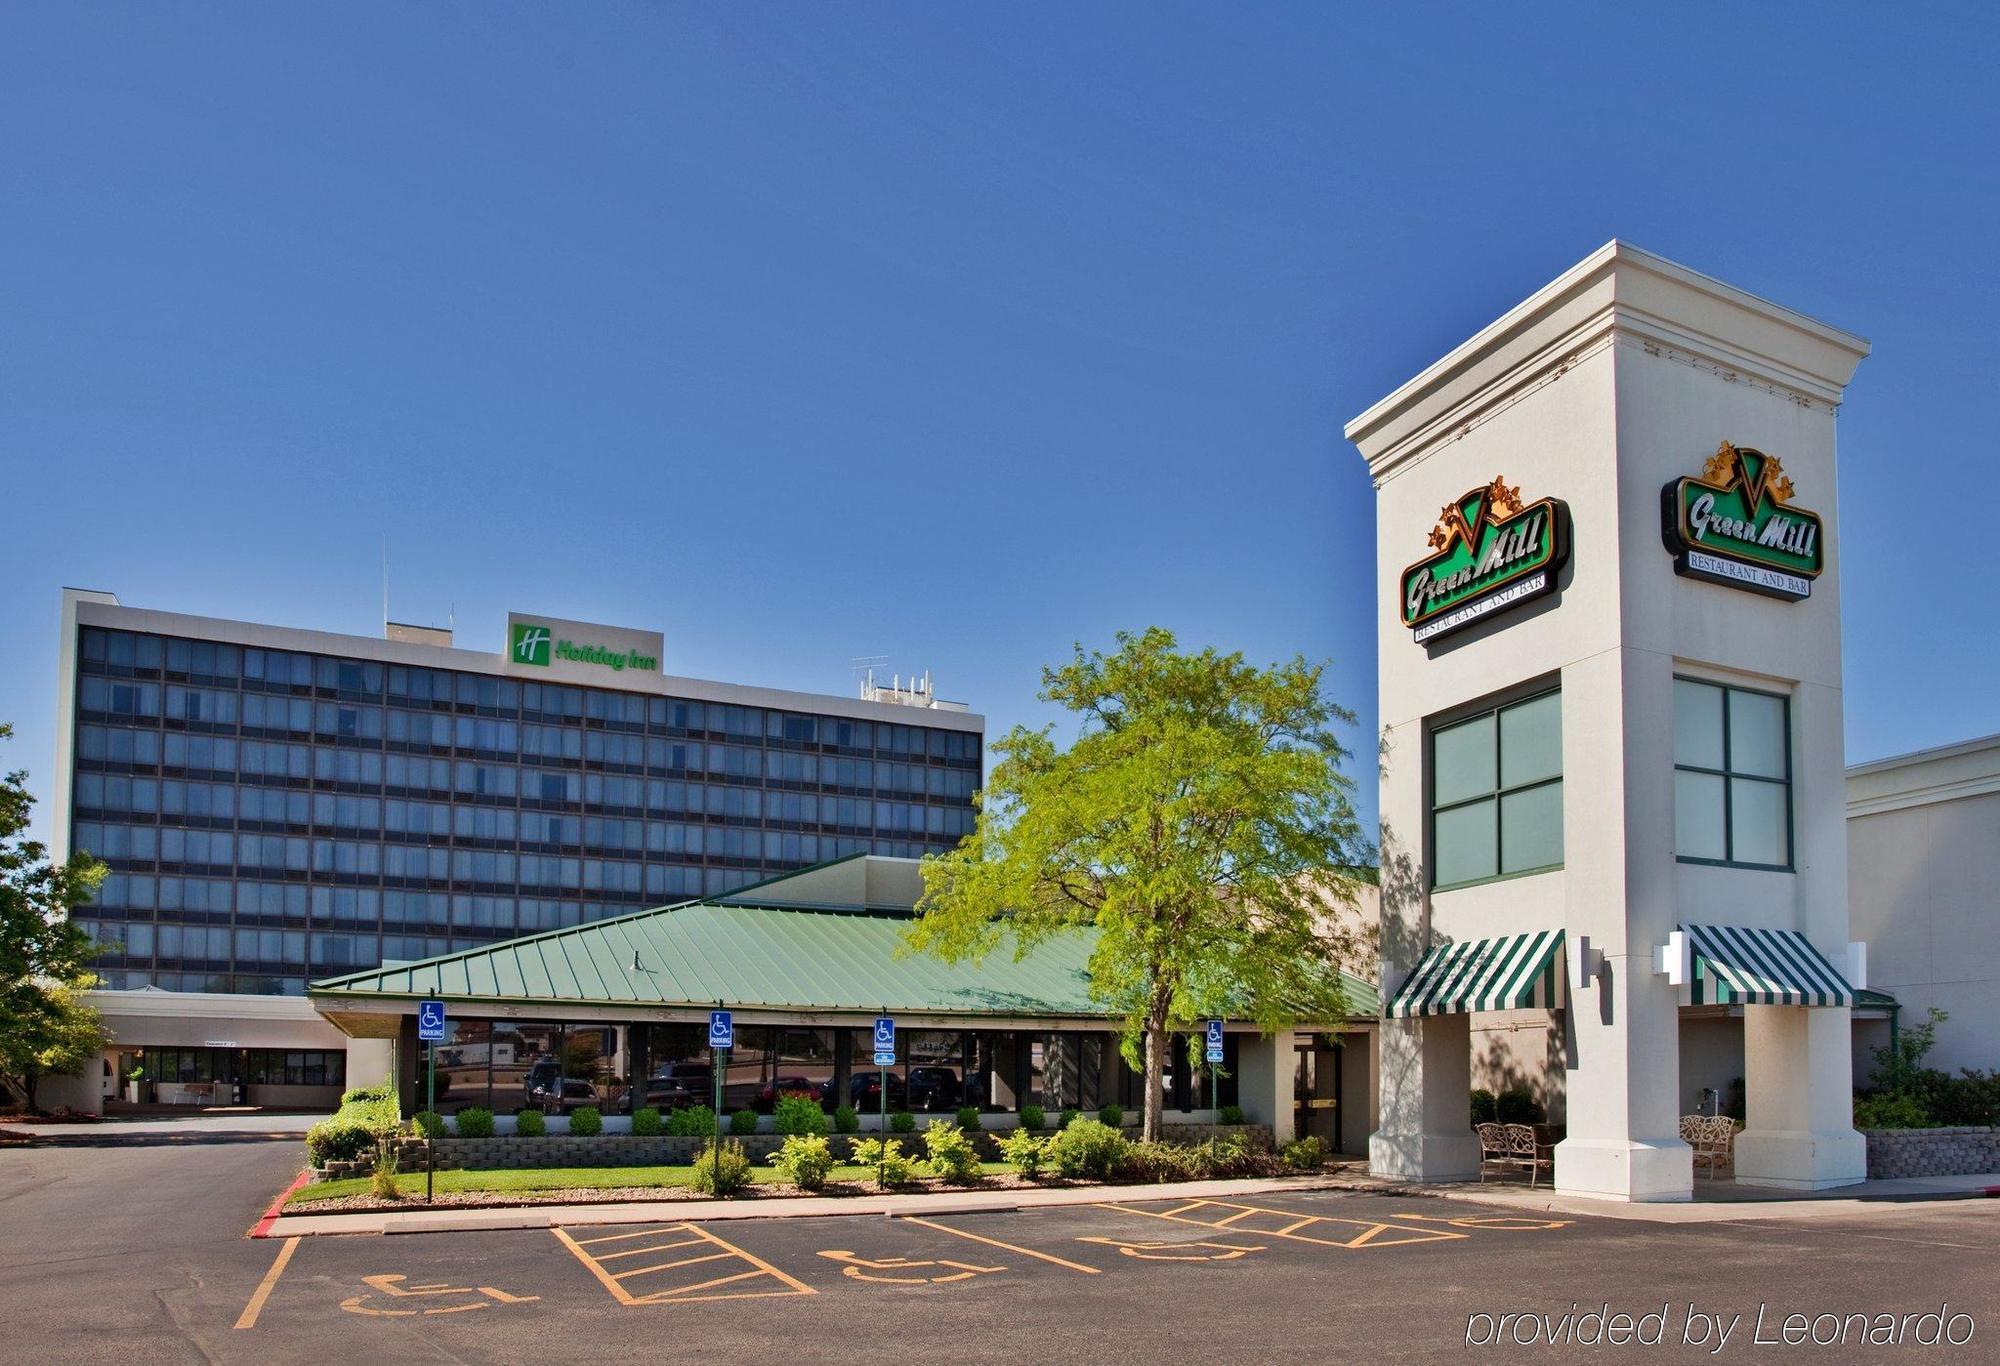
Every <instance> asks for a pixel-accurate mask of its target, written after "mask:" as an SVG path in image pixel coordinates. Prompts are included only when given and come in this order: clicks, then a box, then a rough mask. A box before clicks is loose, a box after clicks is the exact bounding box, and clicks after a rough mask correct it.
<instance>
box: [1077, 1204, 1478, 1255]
mask: <svg viewBox="0 0 2000 1366" xmlns="http://www.w3.org/2000/svg"><path fill="white" fill-rule="evenodd" d="M1098 1208H1099V1209H1108V1210H1116V1211H1117V1212H1119V1213H1120V1214H1133V1215H1137V1216H1138V1217H1140V1218H1142V1219H1165V1220H1168V1221H1170V1222H1172V1223H1176V1224H1193V1225H1194V1226H1195V1227H1197V1228H1212V1229H1228V1230H1229V1231H1230V1232H1232V1233H1245V1232H1248V1233H1254V1234H1256V1235H1257V1236H1259V1237H1263V1238H1283V1239H1285V1240H1286V1241H1288V1242H1294V1243H1309V1244H1312V1245H1313V1246H1315V1247H1337V1248H1346V1249H1354V1250H1359V1249H1363V1248H1372V1247H1400V1246H1402V1245H1404V1244H1407V1243H1435V1242H1447V1241H1450V1240H1453V1239H1457V1238H1467V1237H1470V1236H1471V1235H1470V1234H1466V1233H1459V1232H1455V1231H1448V1230H1446V1229H1440V1228H1411V1227H1410V1226H1409V1225H1407V1224H1385V1223H1379V1222H1375V1221H1372V1220H1365V1219H1340V1218H1335V1217H1333V1216H1330V1215H1320V1214H1314V1215H1307V1216H1304V1223H1303V1224H1302V1223H1301V1222H1300V1219H1301V1216H1300V1214H1299V1212H1298V1211H1297V1210H1279V1209H1266V1208H1264V1207H1263V1206H1261V1205H1239V1204H1236V1203H1235V1202H1234V1201H1228V1200H1194V1201H1190V1202H1189V1203H1187V1204H1185V1205H1180V1206H1177V1207H1176V1208H1174V1209H1171V1210H1168V1211H1166V1212H1164V1213H1161V1212H1160V1211H1157V1210H1148V1209H1139V1208H1137V1207H1136V1206H1133V1205H1114V1204H1100V1205H1099V1206H1098ZM1196 1210H1201V1211H1203V1212H1204V1214H1206V1215H1207V1217H1201V1218H1197V1217H1194V1211H1196ZM1213 1210H1234V1211H1236V1213H1234V1214H1229V1215H1224V1216H1221V1217H1217V1216H1215V1215H1213V1214H1212V1213H1208V1212H1209V1211H1213ZM1255 1214H1268V1215H1270V1216H1271V1217H1273V1218H1275V1219H1283V1220H1286V1221H1287V1222H1286V1223H1285V1225H1284V1227H1283V1228H1274V1229H1260V1228H1253V1227H1250V1226H1248V1225H1246V1226H1244V1227H1243V1228H1237V1227H1235V1225H1236V1222H1237V1221H1238V1220H1239V1219H1247V1218H1249V1217H1250V1216H1251V1215H1255ZM1312 1224H1329V1225H1332V1224H1347V1225H1351V1226H1353V1227H1355V1228H1358V1229H1360V1230H1361V1231H1360V1232H1359V1233H1355V1234H1350V1235H1349V1236H1348V1237H1346V1238H1342V1239H1335V1238H1319V1237H1315V1236H1313V1235H1312V1234H1310V1233H1300V1232H1297V1230H1298V1229H1299V1228H1301V1227H1305V1226H1307V1225H1312ZM1385 1235H1399V1236H1393V1237H1392V1236H1385Z"/></svg>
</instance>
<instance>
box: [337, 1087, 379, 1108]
mask: <svg viewBox="0 0 2000 1366" xmlns="http://www.w3.org/2000/svg"><path fill="white" fill-rule="evenodd" d="M387 1099H389V1088H388V1087H387V1086H354V1087H349V1088H348V1089H347V1090H345V1091H342V1092H341V1093H340V1103H341V1104H342V1105H355V1104H360V1103H362V1102H366V1101H371V1100H387Z"/></svg>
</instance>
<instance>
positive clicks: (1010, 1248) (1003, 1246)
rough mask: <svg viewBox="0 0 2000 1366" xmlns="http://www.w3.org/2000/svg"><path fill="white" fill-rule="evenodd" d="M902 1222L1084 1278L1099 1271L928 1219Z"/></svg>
mask: <svg viewBox="0 0 2000 1366" xmlns="http://www.w3.org/2000/svg"><path fill="white" fill-rule="evenodd" d="M902 1222H904V1223H906V1224H922V1225H923V1226H924V1227H925V1228H934V1229H936V1230H937V1231H938V1232H939V1233H949V1234H951V1235H952V1237H954V1238H965V1239H968V1240H970V1241H972V1242H975V1243H984V1244H986V1246H988V1247H997V1248H999V1249H1000V1250H1001V1251H1003V1252H1018V1253H1020V1254H1021V1255H1022V1256H1023V1257H1034V1258H1036V1259H1038V1260H1040V1261H1044V1262H1053V1263H1054V1264H1055V1265H1057V1266H1063V1267H1068V1268H1069V1269H1070V1270H1071V1271H1081V1272H1082V1273H1083V1274H1084V1275H1086V1276H1095V1275H1097V1274H1098V1271H1099V1270H1100V1268H1098V1267H1094V1266H1085V1265H1084V1264H1083V1263H1082V1262H1072V1261H1070V1260H1069V1259H1067V1258H1065V1257H1058V1256H1056V1255H1054V1254H1053V1253H1048V1252H1037V1251H1035V1250H1034V1249H1033V1248H1031V1247H1016V1246H1015V1245H1014V1244H1013V1243H1003V1242H1001V1241H1000V1240H999V1239H998V1238H987V1237H984V1236H982V1235H980V1234H977V1233H967V1232H966V1231H965V1230H964V1229H962V1228H953V1227H952V1226H951V1225H949V1224H934V1223H932V1222H931V1221H930V1220H928V1219H919V1218H917V1217H916V1216H915V1215H905V1216H903V1220H902Z"/></svg>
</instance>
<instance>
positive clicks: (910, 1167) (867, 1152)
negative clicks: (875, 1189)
mask: <svg viewBox="0 0 2000 1366" xmlns="http://www.w3.org/2000/svg"><path fill="white" fill-rule="evenodd" d="M854 1165H855V1166H857V1167H873V1168H874V1169H875V1170H876V1172H877V1176H876V1184H877V1185H878V1186H880V1187H881V1188H882V1189H883V1190H893V1189H894V1188H895V1187H897V1186H907V1185H909V1184H910V1182H912V1181H914V1180H916V1177H917V1164H916V1163H915V1162H912V1161H911V1160H910V1159H909V1157H908V1156H907V1155H905V1153H904V1152H903V1143H902V1140H901V1139H896V1138H857V1139H856V1140H854Z"/></svg>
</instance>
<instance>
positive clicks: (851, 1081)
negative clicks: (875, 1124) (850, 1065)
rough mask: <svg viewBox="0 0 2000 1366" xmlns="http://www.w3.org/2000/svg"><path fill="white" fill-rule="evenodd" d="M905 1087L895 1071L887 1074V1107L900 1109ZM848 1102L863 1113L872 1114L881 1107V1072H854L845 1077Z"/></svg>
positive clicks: (904, 1106)
mask: <svg viewBox="0 0 2000 1366" xmlns="http://www.w3.org/2000/svg"><path fill="white" fill-rule="evenodd" d="M905 1095H906V1088H905V1087H904V1085H903V1079H902V1078H901V1077H900V1076H898V1075H897V1074H896V1073H894V1072H891V1073H890V1074H889V1108H890V1109H891V1110H902V1109H907V1108H908V1107H907V1106H906V1105H905V1104H904V1100H905ZM847 1096H848V1104H850V1105H852V1106H853V1107H854V1108H855V1109H857V1110H859V1111H861V1112H862V1113H863V1114H873V1113H875V1111H877V1110H879V1109H880V1108H881V1107H882V1074H881V1072H879V1071H869V1072H856V1073H854V1075H852V1076H850V1077H849V1078H848V1079H847Z"/></svg>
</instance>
